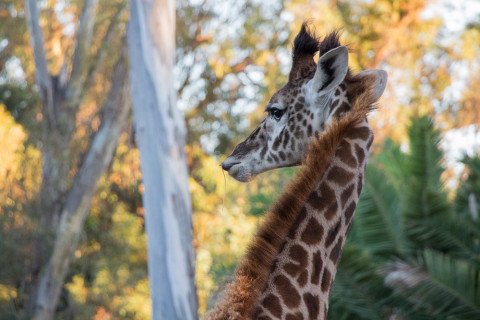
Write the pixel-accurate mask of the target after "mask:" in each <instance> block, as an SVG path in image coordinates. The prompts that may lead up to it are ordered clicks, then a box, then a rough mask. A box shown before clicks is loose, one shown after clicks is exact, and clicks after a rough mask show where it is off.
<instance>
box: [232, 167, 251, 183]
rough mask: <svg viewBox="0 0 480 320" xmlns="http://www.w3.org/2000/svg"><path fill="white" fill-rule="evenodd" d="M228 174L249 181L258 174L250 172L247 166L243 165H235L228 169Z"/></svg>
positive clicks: (238, 179) (242, 180)
mask: <svg viewBox="0 0 480 320" xmlns="http://www.w3.org/2000/svg"><path fill="white" fill-rule="evenodd" d="M228 174H229V175H230V177H232V178H233V179H235V180H237V181H240V182H249V181H251V180H253V178H255V176H256V174H252V173H250V172H248V171H247V170H246V169H245V167H243V166H241V165H235V166H233V167H232V168H231V169H230V170H228Z"/></svg>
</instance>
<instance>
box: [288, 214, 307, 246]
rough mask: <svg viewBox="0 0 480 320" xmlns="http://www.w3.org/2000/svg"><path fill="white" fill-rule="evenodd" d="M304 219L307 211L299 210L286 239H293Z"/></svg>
mask: <svg viewBox="0 0 480 320" xmlns="http://www.w3.org/2000/svg"><path fill="white" fill-rule="evenodd" d="M306 217H307V210H306V209H305V207H302V209H300V212H299V213H298V215H297V218H296V219H295V222H294V223H293V225H292V227H291V228H290V231H289V233H288V235H287V237H288V238H290V239H294V238H295V233H296V232H297V230H298V227H299V226H300V224H301V223H302V222H303V220H305V218H306Z"/></svg>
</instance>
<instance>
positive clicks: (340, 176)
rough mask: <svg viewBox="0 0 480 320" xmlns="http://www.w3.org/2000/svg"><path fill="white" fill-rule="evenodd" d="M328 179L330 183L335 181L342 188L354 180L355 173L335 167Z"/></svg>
mask: <svg viewBox="0 0 480 320" xmlns="http://www.w3.org/2000/svg"><path fill="white" fill-rule="evenodd" d="M327 178H328V180H330V181H335V182H336V183H338V184H339V185H340V186H345V185H347V184H348V183H349V182H350V181H351V180H352V179H353V173H351V172H349V171H347V170H345V169H343V168H341V167H338V166H335V167H333V168H332V169H331V170H330V172H329V173H328V176H327Z"/></svg>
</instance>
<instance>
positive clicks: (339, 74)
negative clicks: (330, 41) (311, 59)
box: [311, 46, 348, 95]
mask: <svg viewBox="0 0 480 320" xmlns="http://www.w3.org/2000/svg"><path fill="white" fill-rule="evenodd" d="M347 71H348V49H347V47H345V46H340V47H337V48H335V49H332V50H330V51H328V52H327V53H325V54H324V55H322V56H321V57H320V58H319V59H318V64H317V70H316V71H315V75H314V76H313V79H312V80H311V88H312V91H313V92H314V93H317V94H319V95H322V94H325V93H327V92H329V91H331V90H332V89H333V88H335V87H337V86H338V85H339V84H340V83H342V81H343V80H344V79H345V76H346V75H347Z"/></svg>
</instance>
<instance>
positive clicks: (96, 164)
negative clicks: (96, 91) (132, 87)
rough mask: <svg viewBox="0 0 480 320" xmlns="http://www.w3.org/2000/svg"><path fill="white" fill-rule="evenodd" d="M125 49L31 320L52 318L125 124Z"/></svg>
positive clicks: (65, 207) (64, 213) (68, 202)
mask: <svg viewBox="0 0 480 320" xmlns="http://www.w3.org/2000/svg"><path fill="white" fill-rule="evenodd" d="M126 50H127V49H126V48H124V49H123V51H124V52H122V55H121V57H120V59H119V61H118V62H117V65H116V67H115V72H114V76H113V79H114V81H113V84H112V88H111V89H110V93H109V97H108V99H107V101H106V102H105V106H104V109H103V117H102V124H101V126H100V128H99V130H98V131H97V132H96V133H95V135H94V136H93V139H92V140H91V143H90V147H89V149H88V151H87V153H86V155H85V158H84V160H83V162H82V164H81V166H80V168H79V169H78V172H77V174H76V175H75V179H74V181H73V184H72V187H71V189H70V190H69V192H68V195H67V198H66V201H65V203H64V204H63V206H62V211H61V214H60V223H59V226H58V228H57V232H56V236H55V242H54V247H53V253H52V256H51V257H50V260H49V262H48V264H47V266H46V268H44V270H43V272H42V275H41V277H40V282H39V283H40V285H39V288H38V291H37V297H36V303H35V309H34V317H33V318H34V319H52V318H53V317H54V315H55V307H56V305H57V301H58V297H59V296H60V291H61V289H62V287H63V283H64V280H65V276H66V274H67V271H68V267H69V264H70V258H71V257H72V255H73V252H74V251H75V248H76V247H77V242H78V237H79V235H80V233H81V232H82V230H83V223H84V221H85V218H86V216H87V214H88V210H89V208H90V203H91V201H92V198H93V196H94V194H95V190H96V186H97V183H98V180H99V179H100V177H101V175H102V174H103V173H104V172H105V171H106V169H107V167H108V165H109V163H110V161H111V159H112V157H113V152H114V151H115V147H116V146H117V141H118V138H119V137H120V133H121V131H122V129H123V128H124V127H125V125H126V122H127V115H128V110H129V106H130V103H129V101H130V100H129V92H128V91H129V90H128V88H129V87H128V76H127V63H126V52H125V51H126Z"/></svg>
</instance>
